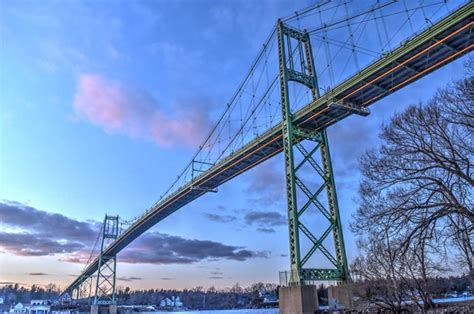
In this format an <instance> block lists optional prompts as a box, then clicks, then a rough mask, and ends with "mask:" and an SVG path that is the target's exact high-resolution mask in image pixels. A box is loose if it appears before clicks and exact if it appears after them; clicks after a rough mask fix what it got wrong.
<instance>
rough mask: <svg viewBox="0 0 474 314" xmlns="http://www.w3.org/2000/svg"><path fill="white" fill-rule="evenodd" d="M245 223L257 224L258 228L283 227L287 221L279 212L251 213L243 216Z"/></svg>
mask: <svg viewBox="0 0 474 314" xmlns="http://www.w3.org/2000/svg"><path fill="white" fill-rule="evenodd" d="M245 222H246V223H247V224H249V225H251V224H258V225H260V226H284V225H286V224H287V219H286V217H285V216H283V215H282V214H280V213H279V212H273V211H264V212H257V211H252V212H250V213H247V214H246V215H245ZM260 231H261V230H260Z"/></svg>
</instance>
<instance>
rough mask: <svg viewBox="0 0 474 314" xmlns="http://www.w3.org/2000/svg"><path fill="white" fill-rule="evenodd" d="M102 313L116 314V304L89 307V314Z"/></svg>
mask: <svg viewBox="0 0 474 314" xmlns="http://www.w3.org/2000/svg"><path fill="white" fill-rule="evenodd" d="M104 312H108V314H117V304H109V305H98V304H93V305H91V314H100V313H104Z"/></svg>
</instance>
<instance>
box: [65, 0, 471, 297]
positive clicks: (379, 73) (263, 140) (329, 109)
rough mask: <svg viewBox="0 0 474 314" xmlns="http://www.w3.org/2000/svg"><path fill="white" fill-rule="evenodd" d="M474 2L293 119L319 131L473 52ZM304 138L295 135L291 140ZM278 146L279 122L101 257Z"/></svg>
mask: <svg viewBox="0 0 474 314" xmlns="http://www.w3.org/2000/svg"><path fill="white" fill-rule="evenodd" d="M473 7H474V4H473V3H472V2H470V3H468V4H466V5H465V6H463V7H462V8H460V9H458V10H457V11H455V12H453V13H451V14H450V15H449V16H448V17H446V18H445V19H443V20H442V21H440V22H438V23H436V24H434V25H433V26H432V27H430V28H429V29H427V30H425V31H424V32H422V33H420V34H418V35H416V36H414V37H413V38H411V39H410V40H408V41H406V42H405V43H404V44H403V45H401V46H399V47H398V48H396V49H394V50H393V51H392V52H390V53H388V54H386V55H385V56H383V57H382V58H380V59H378V60H377V61H375V62H373V63H372V64H370V65H369V66H367V67H366V68H364V69H363V70H362V71H360V72H359V73H357V74H355V75H354V76H352V77H350V78H349V79H347V80H345V81H344V82H342V83H341V84H339V85H338V86H336V87H335V88H334V89H332V90H330V91H329V92H327V93H326V94H324V95H323V96H321V97H320V98H318V99H316V100H315V101H313V102H312V103H310V104H308V105H307V106H305V107H304V108H302V109H301V110H299V111H298V112H296V113H295V114H294V117H293V119H294V120H293V121H294V124H295V125H296V126H298V127H301V128H305V129H311V130H313V131H322V130H324V129H326V128H327V127H329V126H331V125H332V124H334V123H336V122H337V121H339V120H341V119H344V118H346V117H347V116H349V115H351V114H353V113H354V111H353V110H351V109H350V108H349V106H352V105H355V106H362V107H367V106H369V105H371V104H373V103H374V102H376V101H378V100H380V99H382V98H383V97H385V96H388V95H390V94H391V93H393V92H395V91H397V90H399V89H401V88H402V87H404V86H405V85H407V84H410V83H412V82H413V81H415V80H417V79H419V78H421V77H423V76H424V75H426V74H429V73H430V72H433V71H434V70H436V69H438V68H440V67H441V66H443V65H445V64H447V63H449V62H451V61H453V60H455V59H456V58H459V57H461V56H462V55H465V54H467V53H468V52H470V51H472V49H473V47H474V44H473V42H474V40H473V36H472V32H473V24H474V22H473V19H474V18H473V14H472V12H473ZM341 104H347V105H348V106H344V105H341ZM302 139H303V138H302V137H301V138H300V139H298V137H296V139H295V143H297V142H298V141H299V140H302ZM282 150H283V140H282V125H281V124H278V125H276V126H275V127H273V128H271V129H270V130H268V131H267V132H265V133H264V134H262V135H261V136H259V137H257V138H256V139H255V140H254V141H252V142H251V143H249V144H247V145H245V146H244V147H243V148H241V149H240V150H238V151H236V152H235V153H233V154H232V155H231V156H229V157H227V158H226V159H224V160H222V161H221V162H219V163H218V164H216V165H214V166H213V167H211V168H210V169H209V170H207V171H206V172H204V173H202V174H201V175H199V176H198V177H195V178H194V180H193V182H189V183H188V184H186V185H184V186H183V187H181V188H180V189H178V190H177V191H176V192H174V193H173V194H171V195H169V196H168V197H166V198H164V199H162V200H161V201H159V202H158V203H156V204H154V206H153V207H152V208H150V209H149V210H148V211H147V212H146V213H145V214H144V215H143V216H142V217H141V218H140V219H138V220H137V221H136V222H135V223H134V224H133V225H131V226H130V227H129V228H128V229H127V230H125V231H124V232H123V233H122V234H121V235H120V236H119V237H118V238H117V239H116V240H115V241H114V242H113V243H112V244H111V245H110V246H109V247H108V248H107V249H106V251H105V252H104V256H112V257H113V256H115V255H116V254H117V253H119V252H120V251H121V250H122V249H123V248H125V247H126V246H127V245H128V244H129V243H130V242H132V241H133V240H134V239H136V238H137V237H138V236H140V235H141V234H143V233H144V232H145V231H146V230H148V229H150V228H151V227H152V226H154V225H155V224H156V223H158V222H159V221H161V220H163V219H164V218H166V217H167V216H168V215H170V214H172V213H173V212H175V211H176V210H178V209H180V208H182V207H183V206H185V205H187V204H189V203H190V202H191V201H193V200H195V199H196V198H198V197H200V196H202V195H203V194H205V193H206V191H209V190H211V189H215V188H217V187H218V186H220V185H221V184H223V183H225V182H226V181H228V180H230V179H232V178H234V177H235V176H237V175H239V174H241V173H242V172H245V171H246V170H248V169H250V168H252V167H254V166H256V165H258V164H260V163H261V162H263V161H265V160H266V159H268V158H270V157H272V156H274V155H276V154H278V153H280V152H282ZM104 262H106V260H102V263H104ZM98 266H99V260H98V259H96V260H94V261H93V262H92V263H91V264H90V265H89V266H88V267H87V268H86V269H85V270H84V271H83V273H82V274H81V275H80V276H79V277H78V278H77V279H76V280H75V281H74V282H72V283H71V284H70V285H69V287H68V288H67V289H66V290H65V292H69V293H70V292H71V291H72V290H73V289H74V288H76V287H78V286H80V284H81V283H82V282H83V281H84V280H86V278H88V277H90V276H92V275H93V274H94V273H95V272H96V271H97V270H98Z"/></svg>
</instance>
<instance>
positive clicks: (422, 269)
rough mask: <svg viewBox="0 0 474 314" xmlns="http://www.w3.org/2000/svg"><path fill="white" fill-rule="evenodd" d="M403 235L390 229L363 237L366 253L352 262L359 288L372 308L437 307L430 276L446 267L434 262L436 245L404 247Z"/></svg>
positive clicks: (362, 245)
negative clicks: (390, 232) (396, 233)
mask: <svg viewBox="0 0 474 314" xmlns="http://www.w3.org/2000/svg"><path fill="white" fill-rule="evenodd" d="M401 244H402V241H401V238H400V237H390V236H389V235H388V228H387V229H386V230H385V232H383V233H377V234H376V233H371V234H370V235H368V236H367V237H366V239H364V240H361V241H360V243H359V247H360V248H361V249H362V251H363V255H362V256H359V257H358V258H356V259H355V260H354V261H353V262H352V264H351V271H353V273H355V274H357V278H358V280H359V281H358V283H357V285H358V286H359V289H358V291H359V292H362V295H361V296H362V297H363V298H364V299H365V300H367V301H368V302H369V305H368V306H369V308H370V307H371V306H374V305H375V306H376V307H378V308H381V309H384V310H389V311H391V312H395V313H401V312H403V311H406V309H407V308H410V307H417V308H418V310H419V311H421V312H423V313H424V312H426V310H428V309H431V308H433V307H434V304H433V301H432V299H431V291H430V287H429V279H430V277H432V276H436V275H439V273H440V272H441V271H443V269H442V268H441V267H440V265H439V263H438V262H435V261H433V259H432V258H431V255H432V253H433V251H432V250H433V248H432V247H430V246H429V245H428V242H425V243H421V244H420V243H417V244H416V246H415V245H411V246H410V247H409V248H408V249H407V248H405V247H403V246H402V245H401Z"/></svg>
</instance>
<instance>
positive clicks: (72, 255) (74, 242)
mask: <svg viewBox="0 0 474 314" xmlns="http://www.w3.org/2000/svg"><path fill="white" fill-rule="evenodd" d="M0 220H1V221H2V224H3V225H2V227H4V231H2V232H0V249H3V250H4V251H6V252H8V253H11V254H14V255H18V256H45V255H57V254H59V255H60V257H61V260H63V261H66V262H72V263H85V262H87V261H88V259H89V255H90V250H91V248H92V245H93V241H94V240H95V237H96V236H97V232H99V230H98V229H99V228H98V224H97V223H95V222H80V221H76V220H74V219H71V218H68V217H66V216H63V215H60V214H51V213H48V212H45V211H41V210H38V209H36V208H33V207H31V206H27V205H24V204H21V203H17V202H8V201H2V202H0ZM52 226H54V228H53V227H52ZM268 256H269V253H268V252H265V251H263V252H262V251H253V250H249V249H246V248H245V247H240V246H234V245H227V244H223V243H220V242H215V241H208V240H198V239H186V238H183V237H180V236H175V235H169V234H164V233H159V232H148V233H146V234H144V235H142V236H141V237H140V238H138V239H137V240H136V241H135V242H134V243H132V244H131V245H130V246H129V247H127V248H126V249H125V250H124V251H123V252H121V253H120V255H119V259H120V261H121V262H124V263H132V264H137V263H150V264H192V263H196V262H200V261H205V260H222V259H226V260H234V261H246V260H248V259H254V258H268ZM33 274H36V275H37V276H39V274H40V273H31V275H32V276H34V275H33ZM124 278H125V277H122V279H124ZM128 279H130V280H138V279H137V278H128ZM124 280H125V279H124ZM125 281H126V280H125Z"/></svg>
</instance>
